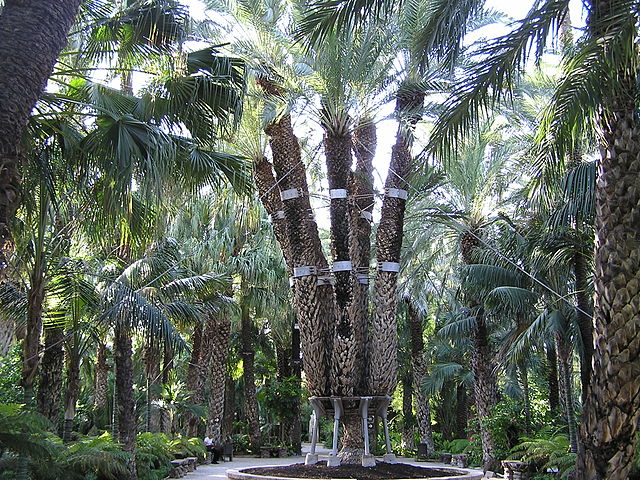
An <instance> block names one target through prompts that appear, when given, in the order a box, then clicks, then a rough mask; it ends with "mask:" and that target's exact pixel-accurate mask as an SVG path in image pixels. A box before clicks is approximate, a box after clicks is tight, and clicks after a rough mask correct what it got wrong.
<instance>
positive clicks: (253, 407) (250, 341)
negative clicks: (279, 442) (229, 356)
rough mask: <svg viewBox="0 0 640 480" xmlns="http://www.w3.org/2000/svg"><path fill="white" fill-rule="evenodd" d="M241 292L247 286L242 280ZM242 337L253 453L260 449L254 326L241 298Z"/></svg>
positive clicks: (248, 422)
mask: <svg viewBox="0 0 640 480" xmlns="http://www.w3.org/2000/svg"><path fill="white" fill-rule="evenodd" d="M242 285H243V288H242V290H243V292H242V294H243V295H244V294H245V290H246V288H247V285H246V282H245V281H244V280H243V282H242ZM240 309H241V314H240V321H241V337H242V381H243V385H244V414H245V418H246V420H247V425H248V429H249V430H248V434H249V443H250V445H251V450H252V451H253V452H254V453H257V452H259V450H260V419H259V418H258V400H257V398H256V380H255V370H254V360H255V359H254V351H255V327H254V325H253V320H252V318H251V315H250V311H249V306H248V305H247V303H246V300H245V299H243V301H242V305H241V307H240Z"/></svg>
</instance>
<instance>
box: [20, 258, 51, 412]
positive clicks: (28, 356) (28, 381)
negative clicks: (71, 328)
mask: <svg viewBox="0 0 640 480" xmlns="http://www.w3.org/2000/svg"><path fill="white" fill-rule="evenodd" d="M42 262H43V258H42V251H40V255H39V256H38V258H36V266H35V267H34V269H33V271H32V272H31V285H30V287H29V292H28V293H27V333H26V335H25V338H24V341H23V347H22V351H23V364H22V380H21V384H22V387H23V389H24V399H25V403H26V404H28V405H29V404H31V403H32V402H33V393H34V392H33V386H34V383H35V379H36V374H37V372H38V365H39V364H40V335H41V332H42V302H43V301H44V284H45V277H44V265H43V264H42Z"/></svg>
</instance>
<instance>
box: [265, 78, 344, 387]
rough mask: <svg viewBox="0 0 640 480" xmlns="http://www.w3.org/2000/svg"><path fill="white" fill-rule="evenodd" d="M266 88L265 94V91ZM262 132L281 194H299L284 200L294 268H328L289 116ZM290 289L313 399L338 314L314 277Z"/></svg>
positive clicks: (327, 289)
mask: <svg viewBox="0 0 640 480" xmlns="http://www.w3.org/2000/svg"><path fill="white" fill-rule="evenodd" d="M265 90H266V91H267V93H269V89H268V87H267V88H266V89H265ZM265 132H266V133H267V135H268V136H269V138H270V140H269V144H270V146H271V151H272V153H273V167H274V170H275V173H276V175H275V178H276V179H277V181H278V182H279V187H280V191H281V192H282V191H288V190H290V191H292V190H295V191H296V192H297V194H298V196H297V197H295V198H293V199H289V200H286V201H284V202H283V211H284V216H285V220H286V225H287V235H288V240H289V241H288V244H289V246H290V249H291V262H292V266H293V267H294V268H296V267H315V268H317V269H318V270H320V271H322V270H326V269H327V268H328V264H327V261H326V259H325V258H324V255H323V253H322V245H321V242H320V237H319V235H318V229H317V226H316V224H315V222H314V221H313V219H312V218H311V215H312V210H311V204H310V202H309V187H308V185H307V179H306V173H305V169H304V165H303V163H302V158H301V153H300V145H299V144H298V139H297V138H296V136H295V135H294V133H293V128H292V126H291V117H290V116H289V115H285V116H283V117H282V118H281V119H280V120H278V121H277V122H274V123H271V124H270V125H268V126H267V128H266V129H265ZM294 286H295V288H294V301H295V305H296V312H297V314H298V322H299V324H300V335H301V343H302V349H303V356H302V358H303V362H304V370H305V374H306V376H307V382H308V383H307V385H308V387H309V392H310V393H311V394H312V395H323V394H326V393H327V379H328V378H329V375H328V370H327V369H328V365H329V362H328V361H327V358H328V357H327V355H328V352H329V351H330V350H329V349H328V347H330V346H331V345H332V341H331V340H330V339H331V335H330V332H327V329H328V328H327V327H328V326H330V325H334V324H335V321H334V319H335V315H336V313H335V304H334V299H333V287H332V286H331V285H318V281H317V276H315V275H305V276H299V277H297V278H295V285H294Z"/></svg>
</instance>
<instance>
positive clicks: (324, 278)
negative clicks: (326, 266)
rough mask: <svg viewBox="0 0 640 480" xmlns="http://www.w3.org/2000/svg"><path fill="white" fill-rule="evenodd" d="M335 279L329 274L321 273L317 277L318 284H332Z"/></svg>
mask: <svg viewBox="0 0 640 480" xmlns="http://www.w3.org/2000/svg"><path fill="white" fill-rule="evenodd" d="M335 281H336V279H335V278H333V277H332V276H331V275H321V276H319V277H318V286H322V285H333V284H334V283H335Z"/></svg>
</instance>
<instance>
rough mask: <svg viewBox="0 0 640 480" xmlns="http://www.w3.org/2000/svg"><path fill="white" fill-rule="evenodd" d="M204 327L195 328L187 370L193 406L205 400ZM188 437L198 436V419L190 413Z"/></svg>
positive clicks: (199, 325) (206, 367)
mask: <svg viewBox="0 0 640 480" xmlns="http://www.w3.org/2000/svg"><path fill="white" fill-rule="evenodd" d="M203 328H204V325H203V324H202V323H200V322H199V323H198V324H197V325H195V326H194V327H193V334H192V335H191V361H190V362H189V367H188V368H187V384H186V386H187V390H188V391H189V392H190V393H191V397H190V402H191V404H192V405H200V404H201V403H202V401H203V400H204V382H205V379H206V374H207V370H208V367H209V364H208V362H207V364H206V365H203V363H204V362H203V358H202V357H203V355H202V330H203ZM186 417H187V418H186V421H187V436H189V437H195V436H197V434H198V422H199V419H198V417H197V416H196V415H195V414H194V413H192V412H189V413H188V414H187V416H186Z"/></svg>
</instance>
